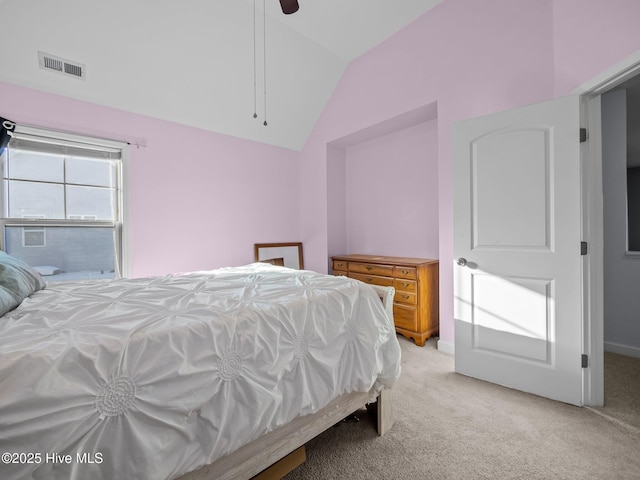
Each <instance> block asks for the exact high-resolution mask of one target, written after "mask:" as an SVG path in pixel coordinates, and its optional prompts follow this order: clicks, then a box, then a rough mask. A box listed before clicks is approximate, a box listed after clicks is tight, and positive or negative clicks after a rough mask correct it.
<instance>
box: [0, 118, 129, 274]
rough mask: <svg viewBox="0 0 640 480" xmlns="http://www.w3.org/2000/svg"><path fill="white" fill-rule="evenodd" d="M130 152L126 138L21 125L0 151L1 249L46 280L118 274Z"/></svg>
mask: <svg viewBox="0 0 640 480" xmlns="http://www.w3.org/2000/svg"><path fill="white" fill-rule="evenodd" d="M125 155H126V145H124V144H121V143H117V142H111V141H105V140H98V139H89V138H86V137H80V136H75V135H69V134H63V133H59V134H58V133H55V132H50V131H44V130H39V129H33V128H25V127H17V128H16V131H15V132H14V136H13V138H12V139H11V141H10V142H9V145H8V147H7V148H6V150H5V151H4V152H3V154H2V195H1V197H0V198H1V201H2V219H1V220H0V222H1V227H2V233H3V235H2V238H1V240H0V241H1V242H2V249H3V250H5V251H6V252H7V253H8V254H10V255H13V256H15V257H18V258H20V259H22V260H24V261H25V262H27V263H28V264H30V265H31V266H33V267H34V268H35V269H36V270H39V271H40V272H41V273H43V274H45V273H46V274H47V275H49V276H47V277H46V279H47V281H52V280H68V279H87V278H117V277H120V276H121V274H122V264H123V256H124V255H123V251H122V248H123V242H122V234H123V228H124V222H123V211H124V208H123V158H124V157H125ZM52 272H54V273H52Z"/></svg>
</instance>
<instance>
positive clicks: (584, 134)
mask: <svg viewBox="0 0 640 480" xmlns="http://www.w3.org/2000/svg"><path fill="white" fill-rule="evenodd" d="M586 141H587V129H586V128H581V129H580V143H583V142H586Z"/></svg>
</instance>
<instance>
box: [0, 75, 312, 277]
mask: <svg viewBox="0 0 640 480" xmlns="http://www.w3.org/2000/svg"><path fill="white" fill-rule="evenodd" d="M0 114H1V115H2V116H3V117H6V118H9V119H11V120H13V121H15V122H17V123H18V124H20V123H23V124H28V125H33V126H40V127H46V128H51V129H59V130H64V131H70V132H75V133H80V134H85V135H93V136H97V137H104V138H111V139H114V140H125V141H130V142H132V143H134V142H136V141H137V142H142V143H145V144H146V147H141V148H136V147H133V146H132V147H131V156H130V162H129V193H130V204H129V220H130V222H129V224H130V258H131V261H130V267H131V269H130V276H146V275H156V274H164V273H169V272H177V271H191V270H199V269H210V268H215V267H221V266H228V265H240V264H245V263H250V262H252V261H253V244H254V243H260V242H277V241H298V239H299V235H300V234H299V225H298V222H297V219H298V218H299V216H300V213H299V209H298V194H299V191H298V185H299V168H298V161H297V160H298V153H297V152H295V151H291V150H287V149H283V148H277V147H272V146H268V145H264V144H260V143H256V142H250V141H246V140H241V139H238V138H234V137H230V136H225V135H220V134H216V133H211V132H207V131H204V130H199V129H196V128H190V127H185V126H182V125H178V124H174V123H170V122H166V121H162V120H157V119H153V118H149V117H144V116H141V115H136V114H132V113H127V112H124V111H120V110H115V109H111V108H106V107H102V106H98V105H94V104H90V103H87V102H82V101H77V100H73V99H69V98H65V97H60V96H56V95H50V94H47V93H43V92H39V91H35V90H30V89H26V88H22V87H17V86H14V85H10V84H7V83H1V82H0ZM287 185H288V186H289V187H290V188H286V186H287ZM276 186H277V187H276ZM283 187H284V188H283Z"/></svg>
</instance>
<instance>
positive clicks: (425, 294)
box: [331, 255, 439, 346]
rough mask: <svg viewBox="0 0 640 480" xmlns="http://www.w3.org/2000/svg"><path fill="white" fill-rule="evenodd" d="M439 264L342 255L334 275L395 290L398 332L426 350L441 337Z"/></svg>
mask: <svg viewBox="0 0 640 480" xmlns="http://www.w3.org/2000/svg"><path fill="white" fill-rule="evenodd" d="M438 265H439V263H438V260H433V259H427V258H408V257H383V256H378V255H342V256H336V257H331V267H332V271H333V272H332V273H333V274H334V275H345V276H347V277H350V278H355V279H357V280H361V281H363V282H365V283H371V284H374V285H382V286H385V287H394V288H395V289H396V294H395V298H394V301H393V318H394V322H395V325H396V331H397V332H398V333H400V334H402V335H404V336H405V337H407V338H413V341H414V342H416V345H419V346H423V345H424V342H426V341H427V339H428V338H429V337H431V336H432V335H436V334H437V333H438V327H439V317H438V314H439V306H438V303H439V294H438Z"/></svg>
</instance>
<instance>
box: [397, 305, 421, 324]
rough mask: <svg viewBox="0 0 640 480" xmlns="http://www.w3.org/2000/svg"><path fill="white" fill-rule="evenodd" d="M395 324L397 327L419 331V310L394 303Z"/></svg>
mask: <svg viewBox="0 0 640 480" xmlns="http://www.w3.org/2000/svg"><path fill="white" fill-rule="evenodd" d="M393 322H394V323H395V325H396V327H399V328H404V329H407V330H413V331H415V330H417V329H418V310H417V309H416V308H415V307H410V306H408V305H399V304H398V303H394V304H393Z"/></svg>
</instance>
